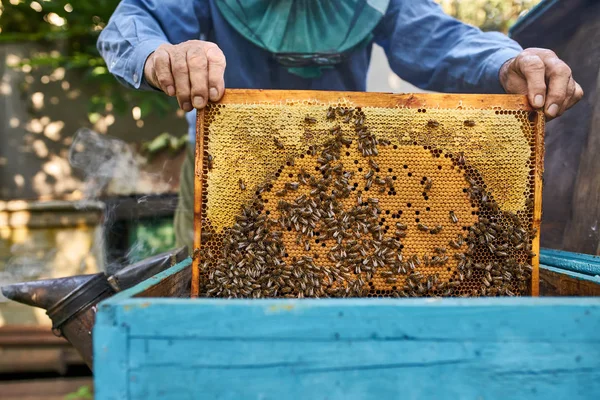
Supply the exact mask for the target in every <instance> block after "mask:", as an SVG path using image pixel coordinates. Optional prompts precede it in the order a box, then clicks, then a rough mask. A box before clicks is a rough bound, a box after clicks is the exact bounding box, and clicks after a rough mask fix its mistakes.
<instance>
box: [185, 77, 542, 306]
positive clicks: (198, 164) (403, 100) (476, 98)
mask: <svg viewBox="0 0 600 400" xmlns="http://www.w3.org/2000/svg"><path fill="white" fill-rule="evenodd" d="M286 99H294V100H315V99H316V100H319V101H322V102H330V101H331V102H335V101H338V100H340V99H345V100H346V101H348V102H350V103H351V104H353V105H354V106H355V107H361V106H362V107H365V106H369V107H389V108H393V107H406V108H425V107H426V108H457V109H459V108H473V109H496V108H498V109H510V110H523V111H529V112H531V111H534V110H533V109H532V108H531V106H530V105H529V102H528V100H527V98H526V96H522V95H480V94H437V93H436V94H422V93H421V94H391V93H366V92H330V91H303V90H254V89H227V91H226V92H225V95H224V96H223V98H222V99H221V100H220V101H219V102H218V103H219V104H236V103H237V104H239V103H246V102H249V101H251V102H256V103H261V102H262V103H279V102H282V101H285V100H286ZM534 122H535V124H537V129H538V132H543V131H544V123H545V120H544V115H543V113H542V112H540V111H538V112H536V114H535V121H534ZM203 132H204V111H203V110H200V111H199V112H198V113H197V123H196V158H195V174H194V198H195V199H196V200H195V201H194V249H199V248H200V242H201V234H202V217H201V207H202V204H201V201H199V200H198V199H201V198H202V194H203V193H202V191H203V187H202V186H203V185H202V179H203V176H202V175H203V168H202V163H203V158H204V157H203V156H204V149H205V143H204V135H203ZM535 147H536V152H535V153H536V171H537V173H536V175H535V178H534V186H535V198H534V217H533V227H534V228H535V229H536V230H537V232H538V234H537V235H536V236H535V237H534V238H533V243H532V246H533V252H534V253H535V254H536V255H535V256H534V257H533V260H532V266H533V272H532V279H531V294H532V296H539V243H540V235H539V228H540V223H541V216H542V205H541V203H542V177H543V155H544V137H543V134H542V135H537V137H536V143H535ZM199 283H200V260H199V258H197V257H196V258H194V261H193V268H192V286H191V296H192V297H198V294H199Z"/></svg>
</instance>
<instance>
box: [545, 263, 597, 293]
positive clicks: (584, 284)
mask: <svg viewBox="0 0 600 400" xmlns="http://www.w3.org/2000/svg"><path fill="white" fill-rule="evenodd" d="M540 295H541V296H600V277H594V276H590V275H584V274H580V273H577V272H571V271H566V270H564V269H560V268H555V267H551V266H548V265H544V264H540Z"/></svg>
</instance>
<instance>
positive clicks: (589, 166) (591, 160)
mask: <svg viewBox="0 0 600 400" xmlns="http://www.w3.org/2000/svg"><path fill="white" fill-rule="evenodd" d="M598 76H599V77H598V79H597V83H596V84H597V88H596V93H600V71H599V72H598ZM598 132H600V101H596V104H595V107H594V109H593V113H592V115H591V126H590V131H589V134H588V137H587V144H586V146H585V147H584V148H583V151H582V154H581V161H580V163H579V170H578V172H577V180H576V181H575V188H574V190H573V204H576V205H577V207H574V208H573V216H572V218H571V220H570V221H569V223H568V224H567V226H566V228H565V237H564V247H565V248H566V249H568V250H570V251H576V252H581V253H590V254H597V255H600V231H599V230H600V162H598V154H600V135H599V134H598Z"/></svg>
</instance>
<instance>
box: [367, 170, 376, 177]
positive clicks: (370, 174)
mask: <svg viewBox="0 0 600 400" xmlns="http://www.w3.org/2000/svg"><path fill="white" fill-rule="evenodd" d="M374 174H375V171H373V170H372V169H370V170H369V172H367V173H366V174H365V179H370V178H371V177H373V175H374Z"/></svg>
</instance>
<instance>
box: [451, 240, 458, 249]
mask: <svg viewBox="0 0 600 400" xmlns="http://www.w3.org/2000/svg"><path fill="white" fill-rule="evenodd" d="M448 244H449V245H450V247H452V248H453V249H460V245H459V244H458V243H457V242H455V241H454V240H450V241H449V242H448Z"/></svg>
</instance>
